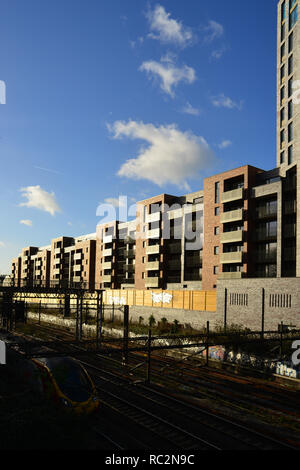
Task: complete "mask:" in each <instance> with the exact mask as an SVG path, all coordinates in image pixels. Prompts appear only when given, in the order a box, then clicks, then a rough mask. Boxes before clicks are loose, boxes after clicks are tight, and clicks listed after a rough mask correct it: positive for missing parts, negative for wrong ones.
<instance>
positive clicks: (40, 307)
mask: <svg viewBox="0 0 300 470" xmlns="http://www.w3.org/2000/svg"><path fill="white" fill-rule="evenodd" d="M41 310H42V301H41V300H40V303H39V325H40V324H41Z"/></svg>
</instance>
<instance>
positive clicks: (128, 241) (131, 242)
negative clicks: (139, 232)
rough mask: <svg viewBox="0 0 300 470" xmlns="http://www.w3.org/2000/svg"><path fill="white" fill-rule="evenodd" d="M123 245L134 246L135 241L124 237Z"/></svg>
mask: <svg viewBox="0 0 300 470" xmlns="http://www.w3.org/2000/svg"><path fill="white" fill-rule="evenodd" d="M124 243H125V245H132V244H135V240H134V239H133V238H131V237H125V238H124Z"/></svg>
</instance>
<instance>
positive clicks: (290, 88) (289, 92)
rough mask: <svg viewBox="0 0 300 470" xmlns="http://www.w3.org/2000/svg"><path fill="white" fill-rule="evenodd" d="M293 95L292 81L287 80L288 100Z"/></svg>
mask: <svg viewBox="0 0 300 470" xmlns="http://www.w3.org/2000/svg"><path fill="white" fill-rule="evenodd" d="M292 94H293V79H292V78H290V79H289V85H288V96H289V98H290V97H291V96H292Z"/></svg>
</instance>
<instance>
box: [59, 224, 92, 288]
mask: <svg viewBox="0 0 300 470" xmlns="http://www.w3.org/2000/svg"><path fill="white" fill-rule="evenodd" d="M95 261H96V234H95V233H92V234H89V235H82V236H81V237H78V238H71V237H59V238H55V239H53V240H52V241H51V269H50V280H51V284H52V285H55V284H58V285H71V286H72V285H78V284H82V285H85V286H86V287H90V288H93V287H94V285H95Z"/></svg>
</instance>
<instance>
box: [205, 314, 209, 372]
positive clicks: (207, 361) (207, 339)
mask: <svg viewBox="0 0 300 470" xmlns="http://www.w3.org/2000/svg"><path fill="white" fill-rule="evenodd" d="M208 364H209V321H208V322H207V323H206V366H207V367H208Z"/></svg>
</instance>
